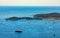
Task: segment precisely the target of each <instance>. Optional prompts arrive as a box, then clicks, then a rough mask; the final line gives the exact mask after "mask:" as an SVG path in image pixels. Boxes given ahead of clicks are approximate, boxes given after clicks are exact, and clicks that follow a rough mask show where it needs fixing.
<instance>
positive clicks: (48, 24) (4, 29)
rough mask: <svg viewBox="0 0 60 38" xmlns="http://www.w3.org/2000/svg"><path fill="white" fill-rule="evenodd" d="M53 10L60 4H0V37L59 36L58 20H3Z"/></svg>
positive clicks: (55, 10)
mask: <svg viewBox="0 0 60 38" xmlns="http://www.w3.org/2000/svg"><path fill="white" fill-rule="evenodd" d="M54 12H56V13H60V6H0V38H60V20H14V21H12V20H8V21H6V20H5V19H6V18H9V17H33V15H35V14H47V13H54ZM17 30H18V31H20V30H21V31H22V32H16V31H17Z"/></svg>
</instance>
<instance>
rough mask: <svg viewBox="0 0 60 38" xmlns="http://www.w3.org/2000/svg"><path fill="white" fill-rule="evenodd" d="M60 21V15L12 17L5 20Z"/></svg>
mask: <svg viewBox="0 0 60 38" xmlns="http://www.w3.org/2000/svg"><path fill="white" fill-rule="evenodd" d="M22 19H24V20H60V13H48V14H35V15H33V18H32V17H10V18H6V19H5V20H22Z"/></svg>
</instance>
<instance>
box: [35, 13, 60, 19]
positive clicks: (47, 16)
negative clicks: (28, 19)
mask: <svg viewBox="0 0 60 38" xmlns="http://www.w3.org/2000/svg"><path fill="white" fill-rule="evenodd" d="M34 18H37V19H38V18H41V19H59V20H60V13H48V14H36V15H34Z"/></svg>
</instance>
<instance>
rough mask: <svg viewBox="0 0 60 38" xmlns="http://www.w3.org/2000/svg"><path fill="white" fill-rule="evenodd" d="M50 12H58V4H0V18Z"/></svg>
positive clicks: (30, 15)
mask: <svg viewBox="0 0 60 38" xmlns="http://www.w3.org/2000/svg"><path fill="white" fill-rule="evenodd" d="M52 12H58V13H60V6H0V18H6V17H12V16H18V17H21V16H29V17H32V16H33V15H35V14H45V13H52ZM3 15H4V16H3Z"/></svg>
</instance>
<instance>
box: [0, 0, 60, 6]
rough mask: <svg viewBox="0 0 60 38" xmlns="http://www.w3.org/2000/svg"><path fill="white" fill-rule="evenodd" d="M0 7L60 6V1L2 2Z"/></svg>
mask: <svg viewBox="0 0 60 38" xmlns="http://www.w3.org/2000/svg"><path fill="white" fill-rule="evenodd" d="M0 6H60V0H0Z"/></svg>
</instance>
